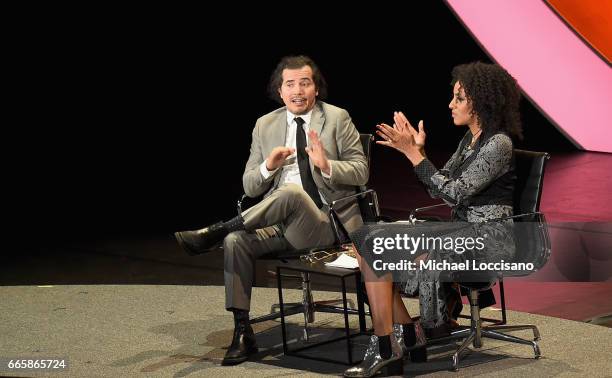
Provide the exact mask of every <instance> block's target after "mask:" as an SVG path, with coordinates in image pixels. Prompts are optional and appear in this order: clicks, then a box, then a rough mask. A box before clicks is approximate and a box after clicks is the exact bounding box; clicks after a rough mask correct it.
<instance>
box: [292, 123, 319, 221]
mask: <svg viewBox="0 0 612 378" xmlns="http://www.w3.org/2000/svg"><path fill="white" fill-rule="evenodd" d="M304 122H305V121H304V120H303V119H302V118H300V117H295V123H297V129H296V130H295V148H296V150H297V159H298V165H299V167H300V178H301V179H302V187H303V188H304V190H305V191H306V193H308V195H309V196H310V198H312V200H313V201H314V203H315V204H316V205H317V207H318V208H319V209H320V208H321V206H323V202H321V196H320V195H319V190H318V189H317V185H316V184H315V182H314V180H313V179H312V172H311V171H310V160H309V158H308V153H307V152H306V132H305V131H304V128H303V127H302V126H303V125H304Z"/></svg>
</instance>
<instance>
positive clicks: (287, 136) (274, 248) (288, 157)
mask: <svg viewBox="0 0 612 378" xmlns="http://www.w3.org/2000/svg"><path fill="white" fill-rule="evenodd" d="M269 89H270V95H271V96H272V98H274V99H275V100H279V101H280V102H282V103H283V104H284V105H285V106H284V107H282V108H280V109H277V110H275V111H273V112H271V113H268V114H266V115H264V116H263V117H261V118H259V119H258V120H257V123H256V124H255V128H254V129H253V134H252V143H251V153H250V156H249V160H248V161H247V163H246V168H245V171H244V174H243V176H242V181H243V186H244V190H245V193H246V194H247V195H248V196H249V197H257V196H259V195H262V194H264V193H265V196H264V199H263V200H262V201H261V202H259V203H258V204H257V205H255V206H253V207H251V208H250V209H247V210H246V211H244V212H243V213H242V214H241V216H238V217H236V218H234V219H231V220H229V221H227V222H219V223H216V224H214V225H212V226H210V227H207V228H204V229H201V230H196V231H183V232H177V233H175V236H176V239H177V241H178V242H179V244H180V245H181V247H183V249H185V251H187V253H189V254H191V255H196V254H200V253H204V252H207V251H209V250H212V249H214V247H215V246H217V245H218V244H219V243H220V242H221V241H222V242H223V248H224V257H225V301H226V306H225V307H226V308H227V310H228V311H232V312H233V313H234V320H235V330H234V338H233V341H232V344H231V346H230V347H229V349H228V351H227V353H226V355H225V358H224V360H223V364H224V365H234V364H238V363H241V362H243V361H245V360H246V359H247V358H248V356H249V355H251V354H253V353H255V352H257V346H256V343H255V336H254V334H253V330H252V328H251V326H250V324H249V309H250V300H251V288H252V284H253V265H254V263H255V259H257V258H258V257H259V256H261V255H263V254H269V253H273V252H278V251H283V250H287V249H302V248H311V247H317V246H326V245H330V244H333V243H334V241H335V235H334V232H333V230H332V226H331V221H330V219H329V217H328V215H327V209H328V206H327V205H328V204H330V203H331V202H332V201H334V200H336V199H338V198H342V197H345V196H348V195H350V194H354V193H355V187H356V186H358V185H365V183H366V182H367V180H368V167H367V160H366V158H365V155H364V153H363V149H362V147H361V142H360V140H359V133H358V131H357V129H356V128H355V125H354V124H353V122H352V121H351V118H350V116H349V114H348V112H347V111H346V110H344V109H341V108H338V107H336V106H333V105H329V104H327V103H325V102H323V101H321V100H322V99H324V98H325V97H326V94H327V93H326V92H327V85H326V83H325V79H324V78H323V76H322V74H321V72H320V71H319V69H318V67H317V65H316V64H315V63H314V62H313V61H312V60H311V59H310V58H308V57H306V56H290V57H285V58H283V59H282V60H281V62H280V63H279V64H278V66H277V67H276V70H275V71H274V72H273V73H272V77H271V79H270V86H269ZM338 217H339V219H340V221H341V222H342V224H343V225H344V227H345V229H346V230H347V231H348V232H352V231H353V230H356V229H357V228H359V226H361V224H362V219H361V215H360V213H359V208H358V206H357V204H356V203H355V202H348V201H347V204H346V205H345V206H344V207H342V208H341V209H339V211H338Z"/></svg>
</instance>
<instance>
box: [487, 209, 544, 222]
mask: <svg viewBox="0 0 612 378" xmlns="http://www.w3.org/2000/svg"><path fill="white" fill-rule="evenodd" d="M534 215H539V216H540V217H541V218H542V219H543V220H544V219H545V218H544V213H542V212H540V211H534V212H531V213H523V214H517V215H508V216H507V217H501V218H496V219H491V220H488V221H487V222H499V221H504V220H508V219H519V218H524V217H527V216H534Z"/></svg>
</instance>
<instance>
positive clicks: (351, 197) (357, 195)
mask: <svg viewBox="0 0 612 378" xmlns="http://www.w3.org/2000/svg"><path fill="white" fill-rule="evenodd" d="M368 193H373V195H376V191H375V190H374V189H368V190H364V191H363V192H359V193H355V194H351V195H350V196H346V197H342V198H338V199H337V200H335V201H332V203H331V204H330V205H329V209H330V210H333V209H334V206H336V204H337V203H339V202H344V201H347V200H350V199H353V198H357V197H361V196H365V195H366V194H368Z"/></svg>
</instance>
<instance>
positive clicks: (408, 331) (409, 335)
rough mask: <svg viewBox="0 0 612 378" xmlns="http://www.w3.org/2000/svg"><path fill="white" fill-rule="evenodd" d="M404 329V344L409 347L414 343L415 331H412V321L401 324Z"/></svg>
mask: <svg viewBox="0 0 612 378" xmlns="http://www.w3.org/2000/svg"><path fill="white" fill-rule="evenodd" d="M402 329H403V330H404V344H406V346H407V347H411V346H413V345H414V344H416V333H415V331H414V323H406V324H402Z"/></svg>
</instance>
